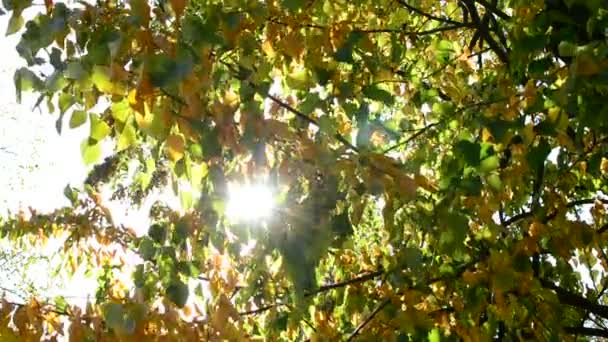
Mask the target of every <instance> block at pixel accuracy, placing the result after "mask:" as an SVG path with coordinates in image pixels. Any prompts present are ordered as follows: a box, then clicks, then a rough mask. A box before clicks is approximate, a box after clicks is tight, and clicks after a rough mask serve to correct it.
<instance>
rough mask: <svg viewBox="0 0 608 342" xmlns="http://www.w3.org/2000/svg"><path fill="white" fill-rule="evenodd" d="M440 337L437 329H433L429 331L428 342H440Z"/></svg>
mask: <svg viewBox="0 0 608 342" xmlns="http://www.w3.org/2000/svg"><path fill="white" fill-rule="evenodd" d="M440 341H441V335H440V334H439V329H438V328H433V330H431V331H429V342H440Z"/></svg>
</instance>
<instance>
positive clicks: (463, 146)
mask: <svg viewBox="0 0 608 342" xmlns="http://www.w3.org/2000/svg"><path fill="white" fill-rule="evenodd" d="M454 147H455V154H456V156H457V157H459V158H460V159H462V160H464V162H465V163H466V164H467V165H470V166H473V167H477V166H479V162H480V160H479V158H480V157H481V146H480V145H479V144H477V143H472V142H470V141H468V140H460V141H459V142H457V143H456V145H455V146H454Z"/></svg>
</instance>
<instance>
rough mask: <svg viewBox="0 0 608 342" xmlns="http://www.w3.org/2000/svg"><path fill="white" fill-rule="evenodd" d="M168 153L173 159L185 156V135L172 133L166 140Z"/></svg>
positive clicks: (176, 159)
mask: <svg viewBox="0 0 608 342" xmlns="http://www.w3.org/2000/svg"><path fill="white" fill-rule="evenodd" d="M165 143H166V145H165V147H166V150H167V154H168V155H169V158H170V159H171V160H172V161H178V160H180V159H182V158H183V157H184V148H185V141H184V137H183V136H181V135H177V134H171V135H170V136H168V137H167V141H166V142H165Z"/></svg>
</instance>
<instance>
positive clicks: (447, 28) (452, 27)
mask: <svg viewBox="0 0 608 342" xmlns="http://www.w3.org/2000/svg"><path fill="white" fill-rule="evenodd" d="M269 21H271V22H273V23H275V24H278V25H283V26H290V25H289V24H287V23H285V22H282V21H280V20H277V19H274V18H271V19H269ZM467 26H469V25H468V24H465V23H458V22H455V23H453V24H451V25H449V26H442V27H437V28H434V29H430V30H426V31H405V30H403V29H390V28H377V29H364V28H353V30H352V31H351V32H357V33H402V34H406V35H420V36H422V35H427V34H433V33H438V32H443V31H450V30H455V29H458V28H462V27H467ZM298 27H305V28H312V29H317V30H327V29H329V28H328V27H327V26H323V25H317V24H305V23H303V24H299V25H298Z"/></svg>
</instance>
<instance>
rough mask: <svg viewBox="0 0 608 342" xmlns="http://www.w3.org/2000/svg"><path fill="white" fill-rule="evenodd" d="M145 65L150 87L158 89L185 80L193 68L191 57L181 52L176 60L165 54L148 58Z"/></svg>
mask: <svg viewBox="0 0 608 342" xmlns="http://www.w3.org/2000/svg"><path fill="white" fill-rule="evenodd" d="M146 64H147V71H148V75H149V76H150V81H151V82H152V85H153V86H155V87H159V88H164V87H167V86H170V85H174V84H176V83H178V82H179V81H181V80H183V79H185V78H186V77H187V76H188V75H189V74H190V72H191V71H192V68H193V67H194V63H193V60H192V56H191V55H189V54H188V53H187V52H182V53H181V54H180V55H178V57H177V58H176V59H173V58H171V57H169V56H167V55H165V54H157V55H152V56H150V57H148V59H147V62H146Z"/></svg>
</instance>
